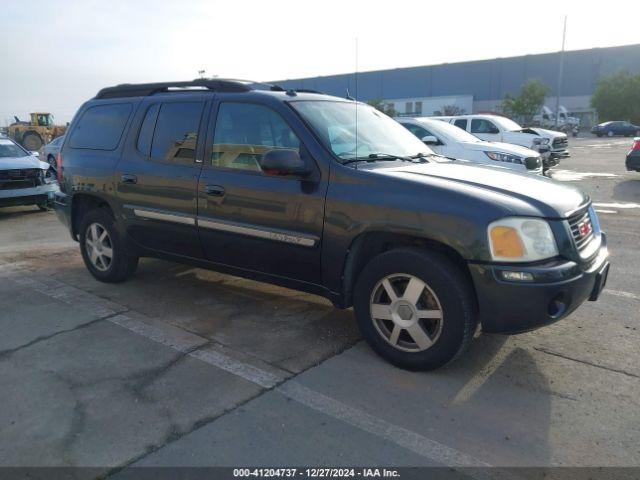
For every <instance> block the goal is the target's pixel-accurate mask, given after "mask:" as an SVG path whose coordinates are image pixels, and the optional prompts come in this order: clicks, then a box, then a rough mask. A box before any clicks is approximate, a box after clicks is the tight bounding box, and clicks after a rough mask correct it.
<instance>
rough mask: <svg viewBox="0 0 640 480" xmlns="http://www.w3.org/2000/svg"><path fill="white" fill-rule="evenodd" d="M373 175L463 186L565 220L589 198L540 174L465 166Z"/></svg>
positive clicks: (382, 170)
mask: <svg viewBox="0 0 640 480" xmlns="http://www.w3.org/2000/svg"><path fill="white" fill-rule="evenodd" d="M376 173H380V174H387V175H393V176H395V177H401V178H404V179H406V180H411V181H416V182H420V181H421V180H422V181H424V180H426V179H427V178H429V177H431V178H439V179H444V180H447V181H450V182H455V183H459V184H464V185H467V186H471V187H475V188H477V189H478V190H485V191H489V192H492V193H497V194H500V195H503V196H508V197H511V198H514V199H517V200H519V201H522V202H525V203H527V204H529V205H531V206H533V207H534V208H536V209H537V210H538V211H539V212H541V214H542V215H543V216H545V217H548V218H566V217H567V213H568V212H571V211H573V210H575V209H577V208H578V207H580V206H582V205H584V204H585V203H587V202H588V201H589V197H588V196H587V195H586V194H585V193H583V192H582V191H581V190H579V189H578V188H576V187H573V186H571V185H566V184H562V183H559V182H556V181H555V180H551V179H549V178H546V177H542V176H540V175H532V174H528V173H517V172H514V171H512V170H506V169H502V168H492V167H485V166H482V165H470V164H468V163H464V164H462V163H456V162H441V163H440V162H438V163H436V162H430V163H422V164H411V165H403V166H399V167H391V168H377V169H376Z"/></svg>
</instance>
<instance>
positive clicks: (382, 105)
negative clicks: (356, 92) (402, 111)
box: [367, 98, 398, 117]
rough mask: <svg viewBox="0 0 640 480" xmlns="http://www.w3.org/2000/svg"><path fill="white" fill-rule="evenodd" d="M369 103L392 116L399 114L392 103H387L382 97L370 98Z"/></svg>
mask: <svg viewBox="0 0 640 480" xmlns="http://www.w3.org/2000/svg"><path fill="white" fill-rule="evenodd" d="M367 103H368V104H369V105H371V106H372V107H373V108H376V109H378V110H380V111H381V112H382V113H384V114H386V115H389V116H390V117H395V116H396V115H397V114H398V112H396V109H395V107H394V106H393V104H392V103H386V102H385V101H384V100H383V99H381V98H374V99H373V100H369V101H368V102H367Z"/></svg>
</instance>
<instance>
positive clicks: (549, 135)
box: [528, 127, 567, 138]
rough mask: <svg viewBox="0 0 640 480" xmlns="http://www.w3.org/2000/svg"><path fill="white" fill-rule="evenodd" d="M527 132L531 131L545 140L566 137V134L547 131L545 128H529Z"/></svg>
mask: <svg viewBox="0 0 640 480" xmlns="http://www.w3.org/2000/svg"><path fill="white" fill-rule="evenodd" d="M528 130H533V131H534V132H536V133H537V134H538V135H540V136H541V137H546V138H557V137H566V136H567V134H566V133H562V132H554V131H553V130H547V129H545V128H537V127H536V128H529V129H528Z"/></svg>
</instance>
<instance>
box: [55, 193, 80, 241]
mask: <svg viewBox="0 0 640 480" xmlns="http://www.w3.org/2000/svg"><path fill="white" fill-rule="evenodd" d="M53 209H54V210H55V212H56V215H57V216H58V220H60V222H62V224H63V225H64V226H65V227H67V229H68V230H69V233H70V234H71V238H73V239H74V240H75V239H76V237H75V234H74V232H73V225H72V222H71V197H70V196H69V195H67V194H65V193H63V192H60V191H58V192H56V193H55V196H54V201H53Z"/></svg>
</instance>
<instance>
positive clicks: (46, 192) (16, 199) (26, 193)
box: [0, 183, 60, 207]
mask: <svg viewBox="0 0 640 480" xmlns="http://www.w3.org/2000/svg"><path fill="white" fill-rule="evenodd" d="M59 190H60V188H59V187H58V184H57V183H49V184H46V185H39V186H37V187H31V188H16V189H13V190H0V207H13V206H18V205H35V204H36V203H38V202H40V201H43V200H45V199H46V200H49V201H53V198H54V195H55V193H56V192H57V191H59Z"/></svg>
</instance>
